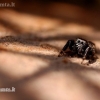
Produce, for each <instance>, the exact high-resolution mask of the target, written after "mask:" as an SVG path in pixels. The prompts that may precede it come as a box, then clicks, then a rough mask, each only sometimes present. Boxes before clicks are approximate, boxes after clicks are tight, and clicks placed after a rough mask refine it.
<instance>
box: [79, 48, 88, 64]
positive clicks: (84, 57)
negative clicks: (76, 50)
mask: <svg viewBox="0 0 100 100" xmlns="http://www.w3.org/2000/svg"><path fill="white" fill-rule="evenodd" d="M88 51H89V47H87V48H86V50H85V53H84V56H83V58H82V62H81V64H83V61H84V60H85V59H86V57H87V53H88Z"/></svg>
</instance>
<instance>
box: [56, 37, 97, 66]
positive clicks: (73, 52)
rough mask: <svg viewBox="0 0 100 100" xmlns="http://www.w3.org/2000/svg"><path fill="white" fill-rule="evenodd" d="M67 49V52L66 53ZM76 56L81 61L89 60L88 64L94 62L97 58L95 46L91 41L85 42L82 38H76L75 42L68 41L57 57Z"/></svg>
mask: <svg viewBox="0 0 100 100" xmlns="http://www.w3.org/2000/svg"><path fill="white" fill-rule="evenodd" d="M68 48H69V51H68ZM64 55H65V56H66V55H67V56H71V57H73V56H76V57H81V58H82V59H83V60H82V62H81V63H83V61H84V60H85V59H87V60H89V61H88V64H90V63H93V62H95V61H96V60H97V59H98V57H97V56H96V47H95V44H94V43H92V42H91V41H87V40H85V39H82V38H77V39H75V40H68V42H67V43H66V44H65V46H64V47H63V49H62V50H61V52H60V53H59V55H58V57H61V56H64Z"/></svg>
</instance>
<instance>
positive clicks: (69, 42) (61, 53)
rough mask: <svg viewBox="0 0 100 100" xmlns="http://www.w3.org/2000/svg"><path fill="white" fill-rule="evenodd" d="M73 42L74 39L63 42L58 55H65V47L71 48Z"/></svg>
mask: <svg viewBox="0 0 100 100" xmlns="http://www.w3.org/2000/svg"><path fill="white" fill-rule="evenodd" d="M73 44H74V40H68V42H67V43H66V44H65V46H64V47H63V49H62V50H61V51H60V53H59V55H58V57H61V56H63V55H65V54H66V53H65V51H66V50H67V48H68V47H69V48H71V46H72V45H73Z"/></svg>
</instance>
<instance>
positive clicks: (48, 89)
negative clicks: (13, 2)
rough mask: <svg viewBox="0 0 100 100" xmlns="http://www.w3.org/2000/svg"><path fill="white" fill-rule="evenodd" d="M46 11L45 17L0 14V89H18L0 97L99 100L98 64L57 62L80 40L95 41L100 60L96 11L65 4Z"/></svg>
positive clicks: (99, 22) (76, 60)
mask: <svg viewBox="0 0 100 100" xmlns="http://www.w3.org/2000/svg"><path fill="white" fill-rule="evenodd" d="M43 6H44V5H43ZM37 8H39V7H38V5H37ZM44 8H45V9H44ZM44 8H43V9H41V11H43V10H45V11H46V12H45V11H44V12H45V13H46V16H44V13H43V15H42V14H41V15H38V13H40V12H38V13H37V14H34V13H31V14H29V13H25V12H18V11H16V10H8V9H6V10H5V9H2V10H0V37H1V38H0V87H15V88H16V91H15V93H0V98H1V99H2V100H100V59H98V60H97V61H96V62H95V63H93V64H90V65H89V66H86V65H81V61H82V59H79V58H67V57H61V58H58V57H57V55H58V53H59V51H60V50H61V48H62V47H63V46H64V44H65V43H66V41H67V40H68V39H71V38H75V37H78V36H79V37H82V38H86V39H88V40H91V41H93V42H94V43H95V44H96V47H97V48H98V54H97V55H98V57H99V53H100V51H99V47H100V19H99V18H100V14H99V11H97V10H93V9H92V10H90V9H83V8H80V7H76V6H72V5H65V4H56V5H55V4H50V5H49V7H48V6H45V7H44ZM48 8H49V9H48ZM23 9H24V8H23ZM27 10H30V8H27ZM35 10H36V9H35V8H33V11H35ZM39 10H40V9H39ZM48 16H49V17H48ZM50 16H51V17H50ZM57 16H58V17H57ZM85 62H86V61H85ZM85 62H84V63H85Z"/></svg>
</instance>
